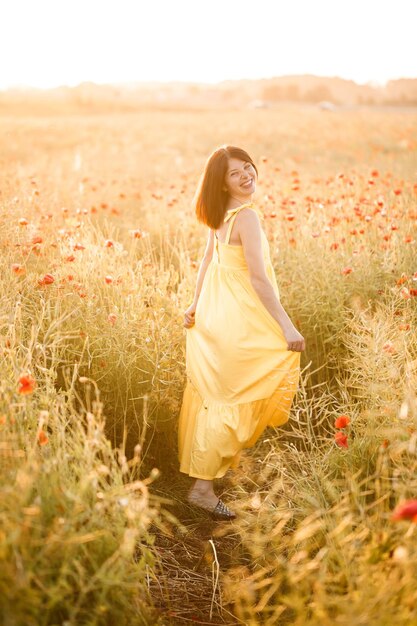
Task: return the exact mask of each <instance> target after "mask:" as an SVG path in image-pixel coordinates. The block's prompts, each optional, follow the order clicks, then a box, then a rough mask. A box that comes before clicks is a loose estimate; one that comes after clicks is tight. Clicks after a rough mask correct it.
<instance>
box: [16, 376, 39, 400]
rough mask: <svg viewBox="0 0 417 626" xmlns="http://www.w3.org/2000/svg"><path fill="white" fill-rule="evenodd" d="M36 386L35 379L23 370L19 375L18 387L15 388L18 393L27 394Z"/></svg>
mask: <svg viewBox="0 0 417 626" xmlns="http://www.w3.org/2000/svg"><path fill="white" fill-rule="evenodd" d="M35 387H36V380H35V379H34V378H33V376H31V375H30V374H28V373H27V372H24V373H23V374H21V375H20V376H19V387H18V389H17V391H18V393H21V394H22V395H27V394H29V393H33V390H34V389H35Z"/></svg>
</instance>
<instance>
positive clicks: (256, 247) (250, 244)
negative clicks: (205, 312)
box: [235, 209, 295, 334]
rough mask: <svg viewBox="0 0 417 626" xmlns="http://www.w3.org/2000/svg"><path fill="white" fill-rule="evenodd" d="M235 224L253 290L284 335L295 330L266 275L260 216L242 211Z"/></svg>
mask: <svg viewBox="0 0 417 626" xmlns="http://www.w3.org/2000/svg"><path fill="white" fill-rule="evenodd" d="M238 220H239V222H238ZM235 224H236V226H237V229H238V234H239V236H240V240H241V242H242V246H243V253H244V256H245V259H246V263H247V264H248V269H249V274H250V281H251V284H252V286H253V288H254V289H255V291H256V293H257V294H258V296H259V298H260V300H261V302H262V303H263V304H264V306H265V308H266V309H267V310H268V311H269V313H270V314H271V315H272V317H273V318H274V319H275V320H276V321H277V322H278V324H279V325H280V326H281V328H282V330H283V332H284V334H285V333H287V332H291V331H293V330H295V326H294V324H293V323H292V321H291V320H290V318H289V317H288V315H287V313H286V311H285V309H284V307H283V306H282V304H281V302H280V301H279V299H278V297H277V295H276V293H275V290H274V288H273V286H272V283H271V281H270V280H269V278H268V275H267V273H266V268H265V262H264V258H263V251H262V234H261V225H260V222H259V217H258V215H257V214H256V213H255V211H253V210H251V209H242V211H240V212H239V215H238V216H237V217H236V222H235Z"/></svg>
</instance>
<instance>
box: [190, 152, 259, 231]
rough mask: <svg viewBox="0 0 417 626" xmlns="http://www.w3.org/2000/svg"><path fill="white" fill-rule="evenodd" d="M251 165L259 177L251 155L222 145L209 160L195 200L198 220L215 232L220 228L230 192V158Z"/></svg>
mask: <svg viewBox="0 0 417 626" xmlns="http://www.w3.org/2000/svg"><path fill="white" fill-rule="evenodd" d="M231 157H232V158H235V159H240V160H241V161H245V162H247V163H250V164H251V165H252V166H253V167H254V169H255V172H256V175H257V176H258V170H257V168H256V165H255V163H254V162H253V161H252V159H251V157H250V156H249V154H248V153H247V152H246V151H245V150H242V148H237V147H236V146H229V145H222V146H220V147H219V148H216V150H214V151H213V152H212V153H211V154H210V156H209V158H208V159H207V162H206V165H205V166H204V171H203V173H202V175H201V177H200V180H199V183H198V187H197V191H196V193H195V195H194V198H193V202H192V205H193V208H194V209H195V214H196V216H197V220H198V221H199V222H202V223H203V224H206V225H207V226H209V228H212V229H213V230H216V229H217V228H219V226H220V225H221V224H222V222H223V218H224V214H225V212H226V203H227V198H228V192H227V191H224V189H223V187H224V182H225V176H226V173H227V168H228V161H229V158H231Z"/></svg>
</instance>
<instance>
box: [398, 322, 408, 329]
mask: <svg viewBox="0 0 417 626" xmlns="http://www.w3.org/2000/svg"><path fill="white" fill-rule="evenodd" d="M398 328H399V329H400V330H410V324H408V323H407V324H400V325H399V326H398Z"/></svg>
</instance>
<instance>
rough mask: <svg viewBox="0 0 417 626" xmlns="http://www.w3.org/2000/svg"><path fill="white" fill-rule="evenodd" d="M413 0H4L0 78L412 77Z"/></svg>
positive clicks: (0, 82) (50, 82)
mask: <svg viewBox="0 0 417 626" xmlns="http://www.w3.org/2000/svg"><path fill="white" fill-rule="evenodd" d="M416 22H417V4H416V2H415V0H395V2H394V1H393V0H344V1H343V0H339V1H338V0H204V1H203V0H3V1H2V2H1V4H0V89H5V88H7V87H10V86H18V85H19V86H21V85H29V86H35V87H54V86H58V85H64V84H66V85H71V86H72V85H76V84H78V83H80V82H83V81H93V82H96V83H111V82H114V83H121V82H134V81H174V80H178V81H196V82H202V83H215V82H219V81H222V80H229V79H243V78H252V79H254V78H271V77H273V76H282V75H288V74H315V75H317V76H340V77H341V78H347V79H351V80H354V81H356V82H358V83H366V82H368V81H374V82H376V83H379V84H383V83H385V82H386V81H387V80H389V79H396V78H417V38H416Z"/></svg>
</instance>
